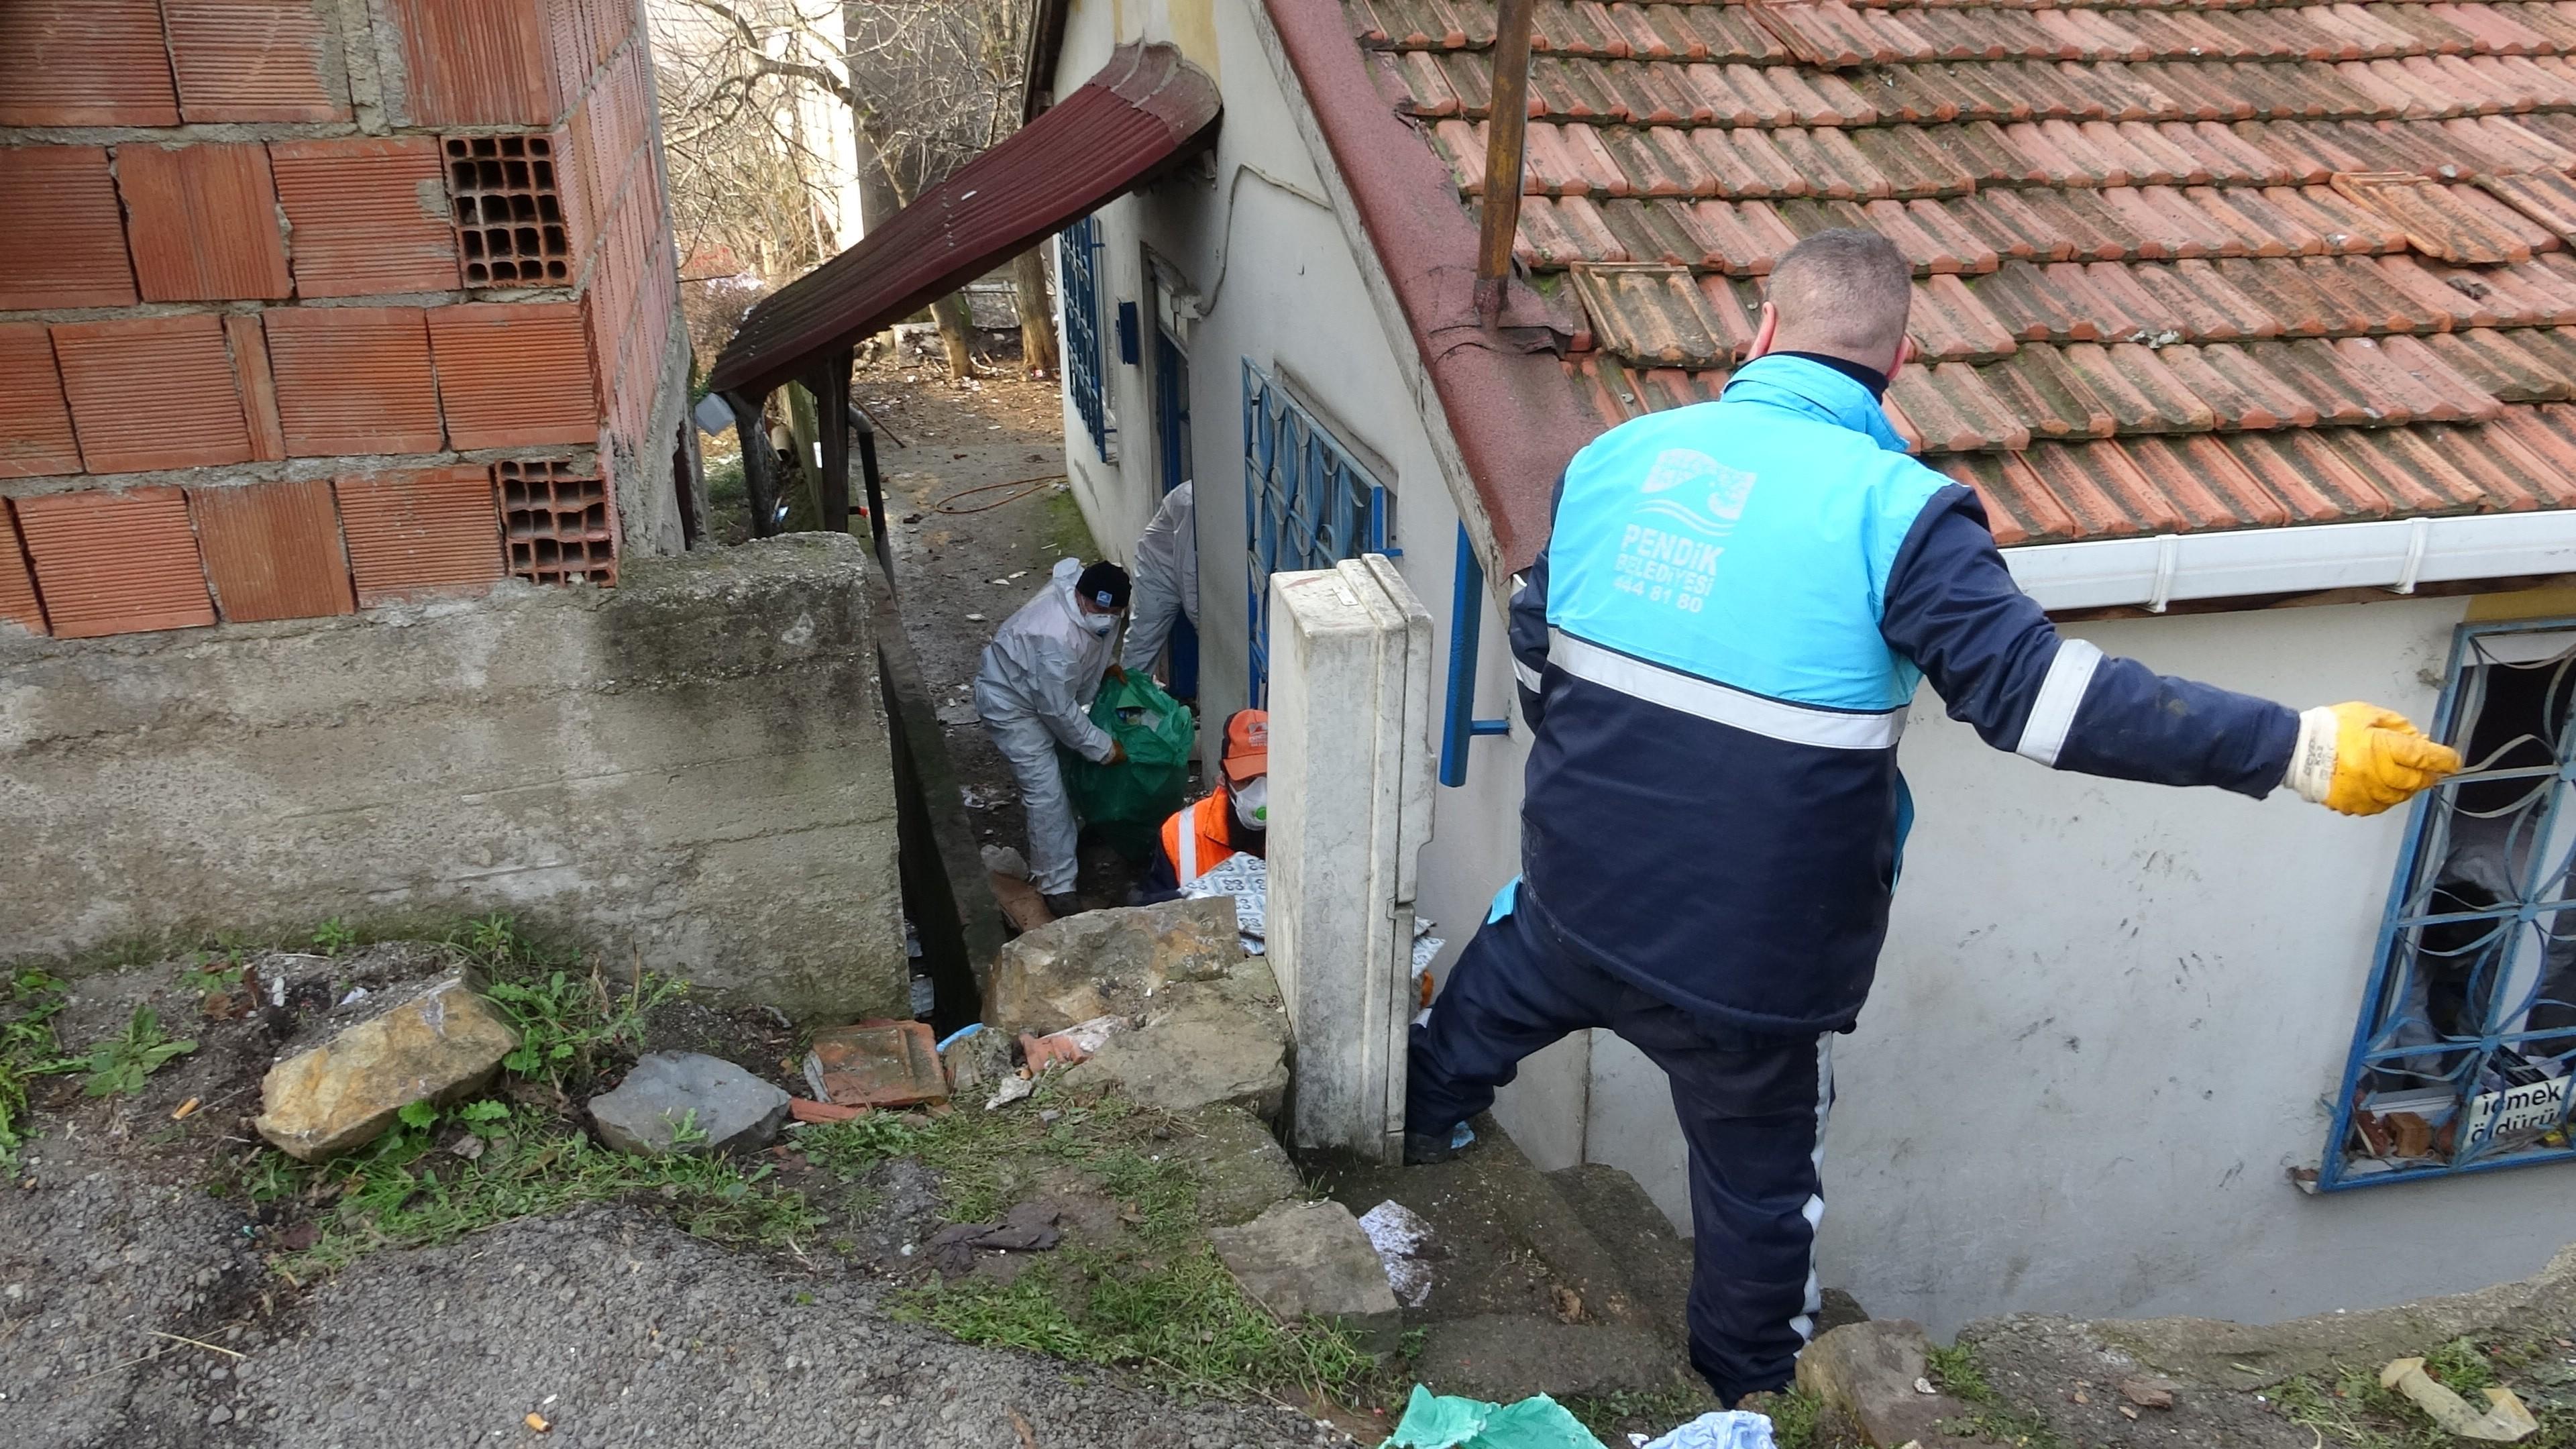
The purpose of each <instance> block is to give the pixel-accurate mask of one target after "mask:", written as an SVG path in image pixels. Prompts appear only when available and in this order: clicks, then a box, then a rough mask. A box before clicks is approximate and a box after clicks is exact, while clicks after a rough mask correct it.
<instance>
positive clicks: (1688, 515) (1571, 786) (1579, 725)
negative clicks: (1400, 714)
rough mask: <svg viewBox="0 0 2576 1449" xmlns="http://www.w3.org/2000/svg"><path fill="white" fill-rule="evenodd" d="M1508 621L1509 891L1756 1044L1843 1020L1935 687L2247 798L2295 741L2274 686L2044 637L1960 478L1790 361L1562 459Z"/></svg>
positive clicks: (1882, 920) (1750, 371)
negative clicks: (1518, 834) (1520, 881)
mask: <svg viewBox="0 0 2576 1449" xmlns="http://www.w3.org/2000/svg"><path fill="white" fill-rule="evenodd" d="M1511 615H1512V626H1511V633H1512V650H1513V655H1514V662H1515V666H1516V667H1515V670H1514V673H1515V675H1516V676H1517V677H1518V679H1519V681H1520V684H1521V707H1522V713H1523V716H1524V717H1525V718H1526V719H1527V720H1528V721H1529V723H1530V725H1531V727H1532V729H1533V731H1534V738H1533V741H1532V744H1531V748H1530V756H1529V766H1528V778H1527V787H1526V790H1525V792H1524V794H1523V799H1522V811H1521V818H1522V863H1523V873H1524V878H1525V882H1526V884H1527V886H1528V889H1527V890H1526V891H1524V892H1523V893H1522V896H1521V904H1522V906H1523V907H1524V908H1530V909H1536V910H1538V911H1539V912H1541V913H1542V914H1543V915H1544V916H1545V917H1546V918H1547V919H1548V921H1549V923H1550V924H1551V925H1552V926H1554V927H1555V929H1557V930H1558V931H1559V932H1560V933H1561V934H1562V935H1564V936H1565V937H1566V938H1567V940H1568V941H1569V942H1571V943H1572V944H1574V945H1575V946H1577V947H1578V948H1579V949H1581V950H1582V951H1584V952H1585V954H1587V955H1589V956H1590V957H1592V958H1593V959H1595V960H1598V961H1599V962H1601V963H1602V965H1603V966H1604V967H1605V968H1607V969H1609V970H1611V971H1613V972H1614V973H1616V974H1619V975H1621V976H1623V977H1625V978H1627V979H1629V980H1631V981H1633V982H1635V983H1636V984H1638V985H1639V986H1641V987H1643V988H1645V989H1647V990H1650V991H1653V992H1655V993H1656V994H1657V995H1659V996H1662V997H1663V998H1664V999H1666V1000H1669V1001H1671V1002H1673V1003H1674V1004H1676V1005H1679V1006H1682V1007H1684V1008H1686V1009H1690V1010H1695V1011H1701V1012H1704V1013H1706V1014H1708V1015H1711V1016H1714V1017H1717V1018H1720V1019H1723V1020H1727V1021H1730V1022H1732V1023H1734V1024H1736V1025H1738V1026H1741V1027H1746V1028H1750V1029H1754V1030H1760V1031H1777V1032H1782V1033H1801V1032H1813V1031H1820V1030H1839V1029H1845V1028H1848V1027H1849V1026H1850V1025H1851V1024H1852V1022H1853V1021H1854V1020H1855V1019H1856V1018H1857V1016H1858V1014H1859V1012H1860V1007H1861V1003H1862V1001H1863V1000H1864V999H1865V998H1866V997H1867V995H1868V992H1869V986H1870V980H1871V977H1872V975H1873V973H1874V971H1875V969H1876V963H1877V958H1878V951H1879V947H1880V945H1881V943H1882V942H1883V940H1884V938H1885V936H1886V932H1887V910H1888V902H1889V897H1890V892H1891V890H1892V888H1893V886H1894V884H1895V879H1896V870H1897V860H1898V855H1899V851H1900V848H1901V845H1902V838H1903V835H1904V831H1905V827H1906V825H1907V824H1908V823H1910V816H1911V805H1910V802H1909V801H1908V800H1907V798H1906V794H1905V788H1904V782H1903V780H1902V778H1901V777H1900V776H1899V775H1898V773H1897V768H1896V747H1897V740H1898V737H1899V735H1900V734H1901V733H1902V731H1903V727H1904V722H1905V713H1906V710H1907V707H1908V704H1909V702H1910V701H1911V699H1912V697H1913V694H1914V691H1915V687H1916V685H1917V684H1918V683H1919V682H1920V681H1921V680H1922V679H1923V678H1924V677H1925V676H1926V675H1927V674H1928V675H1929V676H1930V677H1931V679H1932V681H1933V684H1934V686H1935V687H1936V688H1938V689H1939V690H1940V692H1941V695H1942V698H1943V699H1944V700H1945V701H1946V702H1947V704H1948V707H1949V711H1950V713H1951V716H1952V717H1953V718H1956V719H1961V720H1965V721H1967V722H1969V723H1971V724H1973V725H1974V726H1975V727H1976V728H1977V730H1978V731H1979V733H1980V734H1981V735H1983V736H1984V738H1985V739H1986V740H1987V742H1988V743H1990V744H1993V745H1995V746H1997V747H1998V748H2002V749H2015V750H2018V751H2019V752H2020V753H2022V754H2024V755H2027V756H2029V757H2031V758H2033V759H2035V760H2037V761H2039V762H2040V763H2042V764H2046V765H2051V766H2054V767H2056V768H2061V769H2076V770H2083V771H2086V772H2088V773H2092V774H2100V775H2110V776H2115V777H2119V778H2124V779H2139V780H2153V781H2160V782H2163V783H2167V784H2214V785H2220V786H2224V787H2226V788H2229V789H2233V790H2238V791H2241V792H2243V793H2246V794H2250V795H2258V796H2259V795H2261V794H2263V793H2265V792H2266V791H2268V790H2270V789H2271V788H2272V787H2273V786H2274V785H2277V784H2278V783H2280V780H2281V776H2282V774H2283V772H2284V771H2285V770H2286V769H2287V767H2288V763H2289V755H2290V747H2291V745H2292V743H2293V741H2294V740H2295V739H2296V736H2297V730H2298V724H2297V717H2296V716H2295V715H2293V714H2292V713H2291V712H2290V711H2289V710H2287V709H2284V708H2282V707H2281V706H2279V705H2277V704H2273V703H2271V702H2269V701H2267V700H2260V699H2255V698H2252V697H2250V696H2246V695H2241V694H2234V693H2230V692H2229V691H2226V690H2221V689H2215V688H2212V687H2210V686H2207V685H2202V684H2195V683H2193V682H2191V681H2188V680H2181V679H2171V678H2166V677H2162V676H2159V675H2157V674H2155V673H2154V672H2153V671H2152V670H2149V669H2147V668H2146V667H2145V666H2143V665H2140V664H2138V663H2136V662H2135V661H2132V660H2126V659H2116V658H2111V657H2109V656H2106V655H2104V654H2103V653H2102V652H2101V650H2099V649H2097V648H2095V647H2094V646H2093V645H2091V644H2089V643H2086V642H2084V641H2082V640H2061V639H2060V638H2059V637H2058V634H2057V631H2056V629H2055V627H2054V626H2053V625H2052V624H2050V623H2049V621H2048V618H2047V616H2046V615H2045V614H2044V613H2043V612H2041V610H2040V608H2039V606H2038V605H2037V604H2035V603H2033V602H2032V601H2031V600H2030V599H2029V598H2028V597H2027V596H2026V595H2024V594H2022V593H2021V591H2020V590H2019V589H2018V588H2016V587H2015V586H2014V585H2013V583H2012V577H2011V574H2010V573H2009V571H2007V570H2006V569H2005V567H2004V564H2003V559H2002V556H2001V555H2000V554H1999V553H1998V552H1997V551H1996V549H1995V544H1994V538H1993V535H1992V533H1991V532H1989V531H1988V529H1987V527H1986V523H1985V514H1984V511H1983V509H1982V507H1981V506H1980V505H1979V503H1978V502H1977V499H1976V495H1975V494H1974V493H1972V492H1971V491H1970V490H1968V489H1966V488H1964V487H1961V486H1960V485H1958V484H1956V483H1953V482H1952V481H1950V480H1949V479H1948V478H1946V477H1944V476H1942V475H1941V474H1939V473H1936V472H1934V471H1932V470H1931V469H1930V468H1927V467H1925V466H1923V465H1922V464H1921V463H1918V462H1916V461H1915V460H1914V459H1912V458H1910V457H1907V456H1906V454H1905V452H1904V444H1903V442H1902V440H1900V439H1899V438H1898V437H1897V436H1896V434H1895V432H1894V431H1893V430H1892V429H1891V428H1890V427H1889V426H1888V424H1887V420H1886V417H1885V414H1884V413H1883V412H1882V411H1881V410H1880V408H1879V405H1878V402H1877V400H1876V399H1875V398H1873V397H1872V396H1871V395H1870V392H1869V390H1868V388H1866V387H1864V386H1863V385H1862V384H1860V383H1859V382H1857V381H1854V380H1853V379H1852V378H1850V377H1848V376H1846V375H1844V374H1843V373H1841V372H1838V371H1836V370H1835V369H1833V368H1831V367H1827V366H1825V365H1823V364H1822V363H1818V362H1815V361H1811V360H1808V359H1806V358H1803V357H1793V356H1773V357H1764V358H1761V359H1758V360H1756V361H1754V362H1751V363H1748V364H1746V365H1745V366H1744V367H1742V368H1740V369H1738V370H1737V372H1736V374H1735V377H1734V379H1733V380H1732V381H1731V382H1729V384H1728V385H1727V387H1726V390H1725V391H1724V393H1723V394H1722V395H1721V396H1720V397H1719V399H1718V400H1717V401H1716V402H1713V403H1703V404H1699V405H1697V406H1693V407H1687V408H1680V409H1675V410H1672V411H1668V412H1660V413H1653V414H1649V415H1647V416H1645V417H1642V418H1638V419H1635V420H1633V421H1630V422H1628V423H1624V424H1622V425H1620V426H1619V427H1617V428H1614V429H1612V430H1611V431H1609V432H1608V433H1605V434H1603V435H1602V436H1601V437H1599V438H1597V439H1595V440H1594V441H1593V442H1592V443H1591V444H1590V445H1589V446H1587V447H1586V448H1584V450H1583V451H1582V452H1580V453H1578V454H1576V455H1575V458H1574V460H1573V461H1572V462H1571V463H1569V464H1568V465H1567V466H1566V470H1565V474H1564V477H1563V478H1562V480H1561V481H1560V484H1559V494H1558V500H1557V508H1556V519H1555V531H1554V534H1553V536H1552V537H1551V539H1550V540H1549V543H1548V546H1547V548H1546V549H1545V550H1544V551H1543V552H1542V553H1541V554H1540V556H1539V558H1538V561H1537V562H1536V564H1534V565H1533V566H1532V568H1531V570H1530V572H1529V573H1528V574H1527V575H1526V576H1524V578H1523V579H1522V580H1521V581H1520V582H1519V586H1518V588H1517V589H1516V590H1515V593H1514V596H1513V600H1512V607H1511Z"/></svg>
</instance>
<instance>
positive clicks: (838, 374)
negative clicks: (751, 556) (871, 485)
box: [806, 349, 850, 533]
mask: <svg viewBox="0 0 2576 1449" xmlns="http://www.w3.org/2000/svg"><path fill="white" fill-rule="evenodd" d="M806 386H808V387H810V388H812V389H813V390H814V402H815V407H814V414H815V423H816V427H815V432H816V433H817V434H818V435H819V436H820V438H821V441H822V444H823V476H822V478H821V480H820V481H821V483H822V486H821V487H820V488H817V489H816V490H814V492H815V497H814V508H815V511H816V512H818V513H820V514H822V515H823V516H822V518H821V519H819V520H818V524H819V526H820V527H821V528H822V530H823V531H824V532H825V533H847V532H849V531H850V430H849V428H848V427H846V426H844V425H843V419H845V418H847V417H848V416H849V412H850V354H849V352H848V350H847V349H841V350H836V351H834V352H832V353H830V354H829V355H827V356H826V357H824V359H823V360H822V362H821V364H820V365H818V366H817V367H816V368H815V369H814V380H813V381H812V382H809V383H807V384H806Z"/></svg>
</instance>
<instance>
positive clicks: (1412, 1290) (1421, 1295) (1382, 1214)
mask: <svg viewBox="0 0 2576 1449" xmlns="http://www.w3.org/2000/svg"><path fill="white" fill-rule="evenodd" d="M1360 1231H1361V1232H1364V1233H1366V1234H1368V1239H1369V1246H1371V1247H1373V1248H1375V1249H1377V1256H1378V1260H1379V1261H1380V1262H1383V1263H1384V1264H1386V1284H1387V1286H1388V1287H1390V1288H1392V1289H1394V1290H1395V1301H1396V1302H1398V1303H1401V1304H1403V1305H1404V1306H1405V1307H1407V1308H1419V1307H1421V1306H1422V1305H1423V1304H1424V1303H1425V1302H1427V1301H1428V1300H1429V1299H1430V1297H1431V1264H1430V1263H1429V1262H1428V1261H1427V1259H1426V1255H1425V1253H1424V1252H1423V1250H1424V1249H1425V1248H1428V1247H1429V1246H1430V1245H1431V1224H1429V1223H1427V1222H1424V1221H1423V1220H1422V1216H1421V1214H1419V1213H1416V1212H1415V1211H1414V1210H1413V1209H1411V1208H1409V1207H1406V1206H1405V1205H1404V1204H1402V1203H1400V1202H1397V1201H1396V1200H1395V1199H1393V1198H1388V1199H1387V1200H1386V1201H1385V1202H1382V1203H1379V1204H1378V1205H1377V1206H1376V1207H1373V1208H1370V1209H1369V1210H1368V1211H1367V1212H1364V1213H1362V1214H1360Z"/></svg>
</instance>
